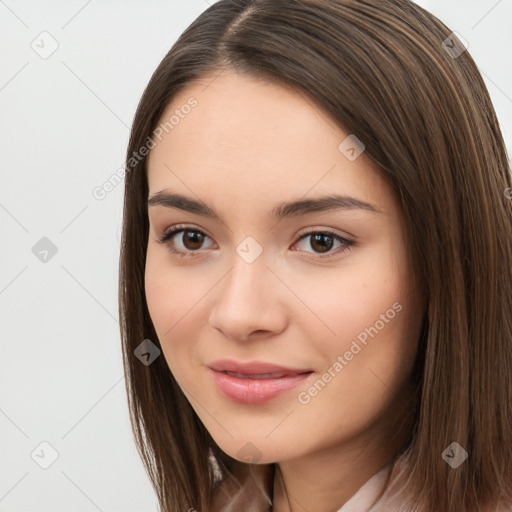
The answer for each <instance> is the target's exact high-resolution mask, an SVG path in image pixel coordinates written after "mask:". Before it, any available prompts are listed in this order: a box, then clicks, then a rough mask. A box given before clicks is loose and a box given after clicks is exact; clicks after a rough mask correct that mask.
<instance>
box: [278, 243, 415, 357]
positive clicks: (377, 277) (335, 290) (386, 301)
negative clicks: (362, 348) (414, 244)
mask: <svg viewBox="0 0 512 512" xmlns="http://www.w3.org/2000/svg"><path fill="white" fill-rule="evenodd" d="M396 260H397V253H396V251H394V250H392V249H391V244H389V245H388V244H383V245H381V246H375V247H374V248H371V249H370V248H367V249H365V250H364V251H362V250H361V251H359V252H358V253H354V254H353V256H352V255H351V257H350V258H347V260H346V261H341V262H340V263H339V265H338V266H337V267H336V268H334V267H333V268H320V267H317V268H315V269H313V270H310V271H309V272H307V273H298V272H297V273H296V275H295V276H293V278H292V276H291V275H290V276H289V278H288V281H289V282H292V283H294V288H293V291H294V293H295V294H296V295H297V296H298V297H299V298H301V299H302V301H303V303H304V304H306V305H307V308H304V306H303V305H299V307H300V308H302V309H304V313H305V315H304V318H305V319H307V324H309V326H310V328H313V327H314V328H315V329H316V330H317V336H315V337H313V338H311V339H313V340H314V339H316V338H318V335H320V336H321V337H322V339H324V340H331V341H329V342H328V343H327V345H326V346H330V345H331V346H332V347H334V348H335V349H336V350H347V349H348V346H349V345H350V342H351V341H352V340H353V339H354V338H356V337H357V336H358V335H361V336H360V337H361V338H362V339H364V333H365V328H367V327H370V326H372V325H374V324H375V322H378V321H379V319H380V315H382V314H384V315H386V312H387V311H388V310H391V311H389V314H388V316H389V317H391V318H393V317H394V313H395V310H394V309H393V304H394V303H395V302H397V301H398V302H401V300H402V298H403V297H404V295H405V293H406V292H405V293H404V290H406V288H407V286H406V282H407V279H408V277H407V275H406V274H405V272H404V271H403V270H401V269H400V267H399V266H398V265H397V264H396V263H395V264H394V263H393V262H394V261H396ZM298 276H300V277H298ZM306 309H308V310H309V311H306ZM304 321H305V322H306V320H304ZM379 326H380V323H379ZM386 327H387V324H386ZM345 347H346V348H345Z"/></svg>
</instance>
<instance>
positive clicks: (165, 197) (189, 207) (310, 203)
mask: <svg viewBox="0 0 512 512" xmlns="http://www.w3.org/2000/svg"><path fill="white" fill-rule="evenodd" d="M150 206H164V207H166V208H178V209H180V210H184V211H186V212H190V213H195V214H197V215H202V216H204V217H209V218H212V219H218V220H220V221H222V222H224V219H223V218H222V217H221V215H219V213H218V212H217V211H215V209H214V208H212V207H211V206H209V205H207V204H206V203H204V202H203V201H201V200H197V199H193V198H191V197H187V196H184V195H181V194H177V193H169V192H166V191H165V190H161V191H159V192H156V193H155V194H153V195H152V196H151V197H149V199H148V207H150ZM331 210H365V211H369V212H373V213H383V211H382V210H380V209H379V208H377V207H376V206H374V205H372V204H370V203H367V202H365V201H362V200H361V199H357V198H355V197H351V196H340V195H328V196H322V197H317V198H312V199H300V200H297V201H290V202H286V203H281V204H280V205H278V206H276V207H275V208H274V209H273V210H272V212H271V217H273V218H275V219H279V220H281V219H284V218H286V217H294V216H298V215H305V214H308V213H318V212H327V211H331Z"/></svg>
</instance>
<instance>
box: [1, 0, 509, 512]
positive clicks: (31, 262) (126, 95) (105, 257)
mask: <svg viewBox="0 0 512 512" xmlns="http://www.w3.org/2000/svg"><path fill="white" fill-rule="evenodd" d="M418 3H420V5H422V6H424V7H425V8H427V9H429V10H431V11H432V12H433V13H434V14H436V15H437V16H438V17H439V18H441V20H443V21H444V22H445V23H446V24H447V25H448V26H450V27H451V28H452V29H453V30H455V31H456V32H458V33H459V34H460V35H461V36H462V37H463V38H464V39H465V40H466V41H467V42H468V43H469V48H468V49H469V51H470V53H471V54H472V56H473V57H474V59H475V60H476V63H477V65H478V66H479V68H480V70H481V71H482V73H483V76H484V78H485V80H486V83H487V85H488V88H489V91H490V93H491V96H492V99H493V101H494V104H495V107H496V110H497V112H498V116H499V118H500V122H501V124H502V129H503V132H504V135H505V137H506V140H507V144H508V148H509V152H510V151H511V150H512V65H511V64H512V62H511V61H512V56H511V51H510V50H511V48H512V31H511V30H510V22H511V20H512V0H500V1H497V0H456V1H454V0H431V1H427V0H425V1H421V2H418ZM208 5H209V3H208V2H207V1H206V0H187V1H186V2H185V1H183V0H179V1H178V0H172V1H171V0H169V1H162V0H146V1H144V2H143V1H142V0H140V1H137V2H136V1H133V0H132V1H124V2H121V1H120V0H110V1H108V2H106V1H103V2H100V1H98V0H89V1H87V0H68V1H67V2H64V1H56V0H53V1H45V2H41V1H36V0H5V1H3V0H0V27H1V29H0V54H1V59H0V62H1V66H0V109H1V119H2V123H1V124H0V130H1V133H0V147H1V150H0V157H1V167H0V172H1V179H2V181H1V187H0V229H1V240H2V242H1V251H0V315H1V316H0V336H1V354H0V364H1V367H0V379H1V381H0V392H1V394H0V432H1V447H2V453H1V457H0V460H1V464H0V512H69V511H70V510H72V511H73V512H94V511H97V510H99V511H103V512H130V511H137V512H146V511H151V512H153V511H156V510H157V501H156V498H155V495H154V493H153V489H152V487H151V485H150V483H149V480H148V477H147V475H146V473H145V471H144V468H143V466H142V463H141V462H140V460H139V458H138V454H137V452H136V449H135V446H134V443H133V439H132V434H131V430H130V425H129V418H128V410H127V402H126V394H125V388H124V376H123V369H122V356H121V349H120V341H119V330H118V312H117V271H118V257H119V255H118V252H119V240H120V232H121V214H122V198H123V183H122V180H121V183H120V184H119V185H117V186H116V187H115V188H113V190H111V191H109V192H108V193H106V194H104V195H102V196H100V195H99V194H97V193H96V194H95V193H94V191H95V189H97V187H101V186H102V185H103V184H104V183H105V182H106V181H107V180H109V178H110V177H111V176H112V175H113V174H115V173H116V172H117V171H118V170H119V169H120V168H121V167H122V165H123V159H124V155H125V151H126V145H127V142H128V135H129V127H130V125H131V122H132V119H133V116H134V113H135V109H136V106H137V103H138V101H139V99H140V96H141V94H142V92H143V89H144V87H145V86H146V84H147V82H148V81H149V78H150V76H151V74H152V73H153V71H154V70H155V68H156V66H157V65H158V64H159V62H160V61H161V59H162V58H163V57H164V55H165V54H166V53H167V51H168V50H169V49H170V47H171V45H172V44H173V43H174V41H175V40H176V39H177V37H178V36H179V34H180V33H181V32H182V31H183V30H184V29H185V28H186V27H187V26H188V25H189V24H190V23H191V22H192V21H193V19H195V18H196V17H197V16H198V15H199V14H200V12H202V11H204V10H205V9H206V8H207V7H208Z"/></svg>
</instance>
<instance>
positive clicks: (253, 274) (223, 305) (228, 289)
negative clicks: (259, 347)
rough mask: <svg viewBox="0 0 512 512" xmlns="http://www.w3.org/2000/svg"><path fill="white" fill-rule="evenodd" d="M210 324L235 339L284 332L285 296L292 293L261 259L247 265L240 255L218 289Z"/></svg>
mask: <svg viewBox="0 0 512 512" xmlns="http://www.w3.org/2000/svg"><path fill="white" fill-rule="evenodd" d="M215 290H216V293H215V295H214V297H213V307H212V310H211V312H210V316H209V324H210V326H211V327H212V328H214V329H216V330H218V331H220V332H221V333H222V334H223V335H224V336H226V337H227V338H230V339H232V340H238V341H248V340H251V339H253V338H255V337H257V338H258V339H259V338H261V337H262V336H269V337H270V336H273V335H276V334H279V333H281V332H282V331H283V330H284V329H285V328H286V325H287V318H288V317H287V314H286V307H285V302H284V301H285V299H286V293H288V294H290V292H289V291H288V290H287V289H286V287H285V286H284V285H283V283H282V282H281V281H280V280H279V279H278V278H277V277H276V275H275V274H274V272H273V271H271V270H270V269H269V268H268V267H267V262H266V260H265V258H263V257H262V256H260V257H259V258H257V259H256V260H255V261H253V262H252V263H247V262H246V261H244V260H243V259H242V258H240V257H239V256H238V255H236V257H235V258H233V267H232V269H231V270H230V271H229V272H228V274H227V275H226V276H225V277H224V278H223V279H222V280H221V282H220V283H219V284H218V286H216V287H215Z"/></svg>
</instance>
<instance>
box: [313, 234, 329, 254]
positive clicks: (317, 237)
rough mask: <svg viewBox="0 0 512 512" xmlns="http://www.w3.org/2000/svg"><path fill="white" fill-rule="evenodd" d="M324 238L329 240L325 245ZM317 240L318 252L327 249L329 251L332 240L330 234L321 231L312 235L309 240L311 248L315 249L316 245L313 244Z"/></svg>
mask: <svg viewBox="0 0 512 512" xmlns="http://www.w3.org/2000/svg"><path fill="white" fill-rule="evenodd" d="M326 238H327V239H329V240H330V242H328V243H327V245H325V239H326ZM317 242H320V245H319V247H320V250H319V251H318V252H327V251H330V250H331V249H332V244H333V240H332V236H331V235H326V234H323V233H319V234H315V235H312V236H311V242H310V245H311V247H312V249H315V250H317V247H315V245H314V244H316V243H317Z"/></svg>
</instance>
